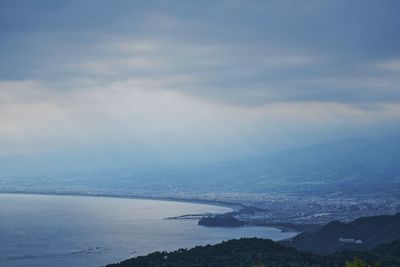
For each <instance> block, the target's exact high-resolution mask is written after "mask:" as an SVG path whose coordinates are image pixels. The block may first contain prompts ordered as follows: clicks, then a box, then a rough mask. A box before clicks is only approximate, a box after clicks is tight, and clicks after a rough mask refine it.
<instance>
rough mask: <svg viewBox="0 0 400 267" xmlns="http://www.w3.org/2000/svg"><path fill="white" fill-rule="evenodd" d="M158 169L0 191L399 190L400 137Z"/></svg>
mask: <svg viewBox="0 0 400 267" xmlns="http://www.w3.org/2000/svg"><path fill="white" fill-rule="evenodd" d="M5 169H6V168H5ZM155 169H156V168H155ZM155 169H154V170H151V171H147V172H143V171H140V170H118V169H115V170H110V171H93V172H81V173H79V172H72V173H65V174H56V173H53V174H49V175H50V176H49V177H48V176H46V175H37V176H24V177H17V178H16V177H11V178H7V177H0V179H2V180H1V182H2V187H0V189H2V188H3V189H4V188H5V189H6V190H9V191H13V190H14V191H15V190H16V191H18V190H20V191H44V190H45V191H46V192H48V191H57V192H59V191H62V192H65V191H68V192H89V191H90V192H103V193H113V194H128V193H132V192H133V191H135V193H136V194H139V195H140V194H145V193H146V192H147V193H149V192H150V193H151V194H153V193H154V194H157V192H162V193H165V194H171V195H173V194H175V193H176V192H195V193H202V192H207V193H209V192H212V193H221V192H229V193H231V192H241V193H265V192H296V193H313V192H318V193H337V192H345V193H350V194H351V193H353V192H357V193H363V192H366V193H370V192H373V193H375V192H388V191H390V192H392V193H393V192H394V194H396V193H397V192H398V193H399V194H400V136H391V137H380V138H360V139H347V140H341V141H336V142H330V143H323V144H318V145H312V146H308V147H303V148H298V149H292V150H288V151H284V152H280V153H276V154H272V155H266V156H261V157H254V158H248V159H242V160H237V161H230V162H219V163H214V164H203V165H198V166H192V167H184V168H183V167H182V168H174V169H163V170H155Z"/></svg>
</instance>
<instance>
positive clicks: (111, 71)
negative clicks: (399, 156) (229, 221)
mask: <svg viewBox="0 0 400 267" xmlns="http://www.w3.org/2000/svg"><path fill="white" fill-rule="evenodd" d="M399 10H400V2H399V1H396V0H392V1H390V0H382V1H369V0H358V1H357V0H352V1H347V0H346V1H345V0H341V1H329V0H328V1H316V0H315V1H312V0H309V1H308V0H304V1H297V0H292V1H285V0H283V1H272V0H271V1H257V0H254V1H244V0H243V1H237V0H230V1H218V0H216V1H207V0H205V1H194V0H193V1H187V0H185V1H183V0H182V1H180V0H177V1H125V0H119V1H105V0H97V1H94V0H93V1H92V0H84V1H78V0H76V1H72V0H71V1H67V0H58V1H53V0H47V1H46V0H36V1H29V0H26V1H20V0H0V59H1V60H0V165H1V166H2V168H3V170H7V171H5V173H7V174H13V173H17V172H19V171H21V169H23V170H24V171H25V172H35V171H37V172H39V171H57V170H68V169H85V168H88V169H96V168H127V167H128V168H133V169H135V168H137V169H141V168H143V169H146V168H147V169H148V168H161V167H168V166H182V165H190V164H198V163H205V162H214V161H223V160H231V159H239V158H246V157H250V156H257V155H263V154H269V153H273V152H276V151H279V150H284V149H290V148H293V147H299V146H304V145H309V144H314V143H319V142H325V141H330V140H337V139H342V138H349V137H360V136H379V135H390V134H398V133H399V132H400V131H399V126H398V125H400V124H399V121H400V34H399V29H400V17H399V16H398V11H399ZM21 166H23V168H21Z"/></svg>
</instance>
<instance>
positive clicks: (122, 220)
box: [0, 194, 294, 267]
mask: <svg viewBox="0 0 400 267" xmlns="http://www.w3.org/2000/svg"><path fill="white" fill-rule="evenodd" d="M228 211H230V208H227V207H221V206H213V205H205V204H197V203H183V202H173V201H158V200H143V199H123V198H111V197H85V196H51V195H22V194H0V266H7V267H12V266H18V267H19V266H24V267H25V266H31V267H35V266H41V267H47V266H52V267H53V266H54V267H57V266H89V267H90V266H103V265H105V264H107V263H113V262H118V261H121V260H124V259H127V258H131V257H134V256H138V255H144V254H147V253H150V252H153V251H157V250H175V249H178V248H181V247H186V248H189V247H193V246H196V245H205V244H214V243H218V242H221V241H223V240H228V239H233V238H240V237H264V238H270V239H274V240H279V239H284V238H288V237H291V236H293V235H294V233H282V232H281V231H280V230H278V229H274V228H269V227H241V228H207V227H204V226H198V225H197V220H165V219H164V218H166V217H171V216H179V215H183V214H193V213H205V212H212V213H224V212H228Z"/></svg>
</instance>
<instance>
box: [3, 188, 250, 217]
mask: <svg viewBox="0 0 400 267" xmlns="http://www.w3.org/2000/svg"><path fill="white" fill-rule="evenodd" d="M0 194H2V195H5V194H8V195H44V196H71V197H72V196H75V197H104V198H123V199H143V200H157V201H172V202H182V203H192V204H204V205H212V206H219V207H224V208H230V209H232V211H230V212H233V211H239V209H240V208H241V207H243V205H242V204H240V203H230V202H225V201H213V200H202V199H191V198H175V197H155V196H141V195H118V194H102V193H93V194H92V193H78V192H35V191H0Z"/></svg>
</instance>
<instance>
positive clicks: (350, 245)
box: [284, 214, 400, 254]
mask: <svg viewBox="0 0 400 267" xmlns="http://www.w3.org/2000/svg"><path fill="white" fill-rule="evenodd" d="M340 238H343V239H347V242H343V241H340ZM349 239H355V240H361V242H362V243H355V242H351V241H350V242H349ZM396 239H400V214H397V215H382V216H373V217H362V218H359V219H356V220H354V221H352V222H350V223H342V222H339V221H333V222H330V223H328V224H326V225H325V226H323V227H321V228H320V229H319V230H318V231H316V232H315V233H302V234H299V235H298V236H296V237H294V238H293V239H292V240H290V241H284V243H285V244H287V245H289V246H292V247H295V248H296V249H298V250H300V251H310V252H314V253H317V254H330V253H333V252H336V251H343V250H349V249H351V250H367V249H371V248H373V247H375V246H377V245H380V244H383V243H389V242H392V241H394V240H396Z"/></svg>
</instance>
